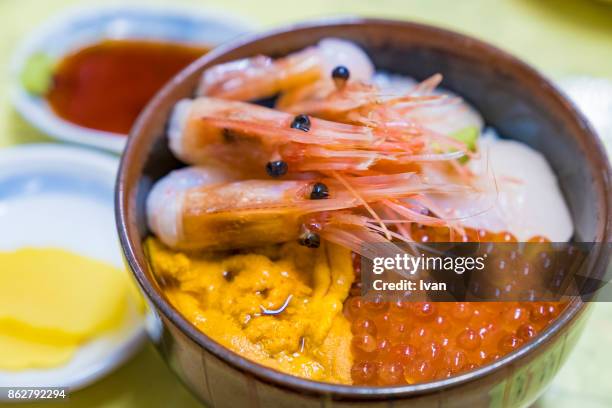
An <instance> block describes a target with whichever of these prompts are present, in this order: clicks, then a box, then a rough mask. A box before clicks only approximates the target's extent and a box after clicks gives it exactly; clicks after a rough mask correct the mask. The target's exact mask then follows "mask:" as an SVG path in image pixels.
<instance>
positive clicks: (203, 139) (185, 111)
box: [168, 97, 463, 171]
mask: <svg viewBox="0 0 612 408" xmlns="http://www.w3.org/2000/svg"><path fill="white" fill-rule="evenodd" d="M297 119H298V118H297V117H296V116H294V115H291V114H289V113H286V112H282V111H278V110H275V109H270V108H266V107H263V106H259V105H255V104H251V103H246V102H238V101H227V100H223V99H217V98H206V97H201V98H197V99H195V100H183V101H181V102H179V103H178V104H177V106H176V107H175V109H174V112H173V115H172V118H171V121H170V127H169V132H168V136H169V140H170V149H171V150H172V151H173V153H174V154H175V155H176V156H177V157H178V158H180V159H181V160H183V161H185V162H187V163H190V164H203V163H207V162H210V161H211V160H217V161H219V160H221V161H225V162H235V163H236V165H238V166H242V167H247V168H251V169H255V168H257V169H263V168H264V166H265V164H266V163H267V162H269V161H270V160H277V158H276V157H278V156H280V158H281V159H283V160H285V161H287V162H288V163H289V165H290V168H291V169H292V170H295V171H310V170H317V169H318V170H355V171H360V170H368V169H369V168H371V167H373V166H375V165H376V164H378V163H383V164H384V163H387V164H388V165H396V167H398V168H402V169H403V168H404V167H402V166H404V165H406V164H409V163H413V162H418V161H421V160H423V161H431V160H448V159H451V158H455V157H461V156H462V155H463V153H462V152H461V151H457V152H454V153H452V154H451V155H450V156H449V155H448V154H438V152H435V151H428V148H429V147H430V146H428V145H427V144H426V142H427V140H428V139H425V138H423V137H419V136H417V135H411V134H410V129H406V128H402V127H398V128H392V127H385V128H381V129H377V128H372V127H369V126H359V125H351V124H346V123H340V122H333V121H328V120H323V119H317V118H308V117H307V118H305V119H303V120H305V121H307V125H300V126H302V127H300V126H298V125H299V124H298V125H296V120H297ZM306 126H307V127H306ZM459 145H460V146H462V145H461V144H459ZM459 150H460V149H459ZM423 153H425V154H423ZM260 171H261V170H260Z"/></svg>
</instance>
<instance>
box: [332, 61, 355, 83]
mask: <svg viewBox="0 0 612 408" xmlns="http://www.w3.org/2000/svg"><path fill="white" fill-rule="evenodd" d="M331 76H332V79H333V80H334V82H335V83H336V85H343V84H344V83H345V82H346V81H347V80H348V79H349V77H350V76H351V73H350V71H349V69H348V68H347V67H345V66H344V65H338V66H337V67H336V68H334V69H333V71H332V73H331Z"/></svg>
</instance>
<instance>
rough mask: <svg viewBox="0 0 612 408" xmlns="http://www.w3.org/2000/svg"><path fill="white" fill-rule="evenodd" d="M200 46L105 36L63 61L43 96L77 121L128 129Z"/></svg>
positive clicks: (64, 115)
mask: <svg viewBox="0 0 612 408" xmlns="http://www.w3.org/2000/svg"><path fill="white" fill-rule="evenodd" d="M207 51H208V49H207V48H204V47H195V46H187V45H182V44H176V43H166V42H153V41H140V40H104V41H102V42H99V43H97V44H93V45H90V46H86V47H84V48H81V49H80V50H77V51H76V52H74V53H72V54H69V55H68V56H66V57H65V58H64V59H63V60H61V61H60V62H59V64H58V66H57V68H56V70H55V72H54V75H53V85H52V87H51V89H50V91H49V92H48V93H47V95H46V98H47V100H48V102H49V104H50V105H51V107H52V109H53V111H54V112H55V113H56V114H57V115H59V116H60V117H62V118H63V119H66V120H68V121H70V122H72V123H75V124H77V125H80V126H84V127H88V128H92V129H98V130H104V131H108V132H114V133H119V134H127V133H128V132H129V130H130V128H131V127H132V124H133V123H134V121H135V120H136V117H137V116H138V114H139V113H140V112H141V111H142V109H143V108H144V106H145V105H146V104H147V102H148V101H149V100H150V99H151V98H152V97H153V95H154V94H155V93H156V92H157V91H158V90H159V89H160V88H161V87H162V86H163V85H164V84H165V83H166V82H167V81H168V80H169V79H170V78H172V77H173V76H174V75H176V74H177V73H178V72H179V71H180V70H181V69H183V68H184V67H185V66H187V65H189V64H190V63H191V62H193V61H194V60H196V59H197V58H198V57H200V56H202V55H203V54H205V53H206V52H207Z"/></svg>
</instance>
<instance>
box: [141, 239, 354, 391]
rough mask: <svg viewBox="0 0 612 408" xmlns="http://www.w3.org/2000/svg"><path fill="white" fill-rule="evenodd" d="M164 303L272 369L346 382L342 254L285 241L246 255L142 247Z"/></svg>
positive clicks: (347, 259)
mask: <svg viewBox="0 0 612 408" xmlns="http://www.w3.org/2000/svg"><path fill="white" fill-rule="evenodd" d="M146 247H147V249H148V253H149V256H150V258H151V264H152V266H153V269H154V271H155V274H156V276H157V277H158V279H159V281H160V283H161V285H162V288H163V290H164V293H165V294H166V296H167V297H168V299H169V301H170V302H171V303H172V304H173V305H174V306H175V307H176V308H177V309H178V310H179V311H180V312H181V313H182V314H183V315H184V316H185V317H186V318H187V319H188V320H189V321H191V322H192V323H193V324H194V325H195V326H196V327H197V328H198V329H200V330H202V331H203V332H204V333H206V334H207V335H209V336H210V337H212V338H213V339H214V340H216V341H218V342H219V343H221V344H222V345H224V346H225V347H227V348H229V349H230V350H233V351H235V352H237V353H239V354H240V355H242V356H244V357H246V358H249V359H251V360H254V361H256V362H258V363H261V364H264V365H266V366H269V367H272V368H275V369H277V370H280V371H283V372H286V373H289V374H293V375H296V376H300V377H303V378H308V379H312V380H318V381H327V382H333V383H350V382H351V374H350V370H351V365H352V359H351V353H350V341H351V330H350V327H349V322H348V321H347V319H346V318H345V317H344V315H343V313H342V302H343V301H344V299H346V297H347V296H348V292H349V289H350V286H351V284H352V282H353V279H354V273H353V269H352V260H351V256H350V251H349V250H348V249H345V248H342V247H339V246H336V245H333V244H330V243H320V247H319V248H317V249H309V248H304V247H302V246H300V245H299V244H298V243H297V242H288V243H285V244H283V245H280V246H273V247H268V248H259V249H253V250H251V251H249V253H239V254H227V253H223V254H221V253H218V254H214V253H210V252H209V253H181V252H176V251H171V250H169V249H168V248H166V247H165V246H163V245H162V244H161V243H160V242H159V241H157V240H156V239H153V238H151V239H149V240H148V241H147V243H146Z"/></svg>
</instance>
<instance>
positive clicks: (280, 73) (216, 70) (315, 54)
mask: <svg viewBox="0 0 612 408" xmlns="http://www.w3.org/2000/svg"><path fill="white" fill-rule="evenodd" d="M338 66H341V67H345V68H348V69H349V70H350V72H351V75H352V77H353V78H354V79H356V80H363V81H367V80H369V79H370V78H371V77H372V75H373V73H374V66H373V65H372V62H371V61H370V59H369V57H368V56H367V54H366V53H365V52H364V51H363V50H362V49H361V48H359V47H358V46H356V45H355V44H353V43H351V42H348V41H344V40H341V39H337V38H327V39H324V40H321V41H320V42H319V43H318V44H317V45H316V46H312V47H308V48H305V49H304V50H302V51H298V52H295V53H292V54H289V55H288V56H286V57H283V58H278V59H276V60H274V59H272V58H270V57H267V56H262V55H260V56H256V57H253V58H246V59H241V60H237V61H232V62H228V63H225V64H220V65H216V66H214V67H212V68H209V69H208V70H206V71H205V72H204V74H203V75H202V80H201V82H200V86H199V88H198V94H199V95H206V96H215V97H218V98H223V99H233V100H241V101H249V100H256V99H262V98H266V97H270V96H274V95H275V94H277V93H279V92H284V91H288V90H291V89H294V88H298V87H302V86H305V85H308V84H312V83H314V82H316V81H318V80H320V79H322V78H325V79H327V78H330V76H331V74H332V71H333V70H334V68H336V67H338Z"/></svg>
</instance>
